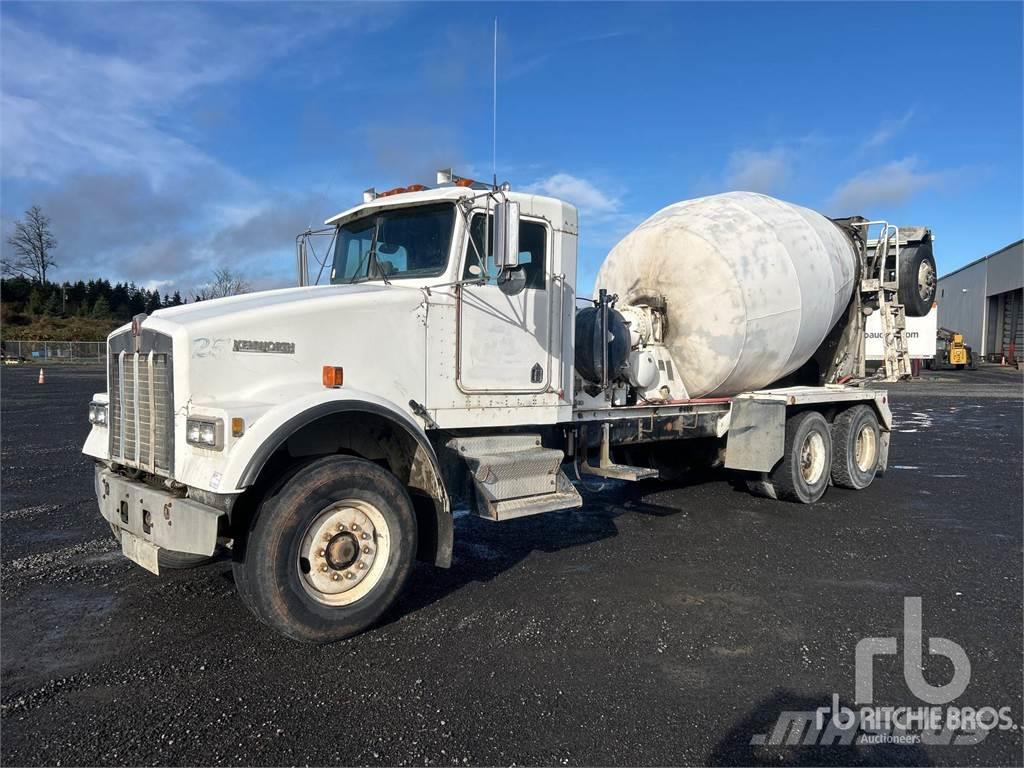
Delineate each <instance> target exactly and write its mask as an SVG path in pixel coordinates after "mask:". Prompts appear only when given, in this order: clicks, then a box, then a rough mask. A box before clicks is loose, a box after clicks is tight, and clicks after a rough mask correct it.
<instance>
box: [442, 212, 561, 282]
mask: <svg viewBox="0 0 1024 768" xmlns="http://www.w3.org/2000/svg"><path fill="white" fill-rule="evenodd" d="M469 236H470V240H471V242H470V244H469V245H468V247H467V248H466V263H465V265H464V267H463V270H462V279H463V280H472V279H473V278H475V277H479V274H478V273H476V271H475V270H471V269H470V268H471V267H474V266H478V265H479V264H480V260H479V256H478V255H477V254H481V255H482V254H483V253H484V248H483V240H484V217H483V214H476V215H474V216H473V220H472V221H471V222H470V225H469ZM487 239H488V248H487V252H488V253H489V252H490V250H491V248H490V244H491V243H492V242H493V240H494V232H493V230H492V231H490V232H488V238H487ZM547 248H548V230H547V227H546V226H544V225H543V224H541V223H540V222H537V221H524V220H521V221H520V222H519V266H521V267H522V268H523V269H524V270H525V272H526V287H527V288H533V289H535V290H540V291H543V290H544V289H545V288H546V287H547V274H546V267H547ZM497 272H498V270H497V269H496V268H495V266H494V259H493V258H492V257H491V256H490V255H488V257H487V274H488V275H489V276H490V282H493V281H494V277H495V275H496V274H497Z"/></svg>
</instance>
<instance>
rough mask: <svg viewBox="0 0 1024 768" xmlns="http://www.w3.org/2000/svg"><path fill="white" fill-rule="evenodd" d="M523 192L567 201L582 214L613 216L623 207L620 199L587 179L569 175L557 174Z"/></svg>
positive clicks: (529, 185) (528, 185)
mask: <svg viewBox="0 0 1024 768" xmlns="http://www.w3.org/2000/svg"><path fill="white" fill-rule="evenodd" d="M523 191H524V192H532V193H534V194H539V195H550V196H551V197H557V198H560V199H562V200H566V201H567V202H570V203H572V204H573V205H575V206H576V207H577V208H579V210H580V213H582V214H612V213H616V212H618V210H619V208H620V207H621V206H620V203H619V200H618V198H616V197H612V196H611V195H608V194H605V193H604V192H602V191H601V190H600V189H598V187H597V185H595V184H593V183H591V182H589V181H587V180H586V179H582V178H580V177H578V176H573V175H571V174H568V173H556V174H554V175H553V176H549V177H548V178H546V179H541V180H540V181H536V182H534V183H533V184H527V185H526V186H525V187H523Z"/></svg>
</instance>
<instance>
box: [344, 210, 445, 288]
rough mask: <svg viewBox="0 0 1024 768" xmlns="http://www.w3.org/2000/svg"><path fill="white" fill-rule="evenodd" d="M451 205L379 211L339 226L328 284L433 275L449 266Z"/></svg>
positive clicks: (438, 273)
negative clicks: (329, 282)
mask: <svg viewBox="0 0 1024 768" xmlns="http://www.w3.org/2000/svg"><path fill="white" fill-rule="evenodd" d="M454 224H455V206H454V204H452V203H441V204H438V205H421V206H417V207H415V208H400V209H393V210H385V211H380V212H379V213H375V214H373V215H371V216H364V217H363V218H361V219H355V220H353V221H350V222H349V223H347V224H344V225H342V226H341V227H340V228H339V230H338V237H337V240H336V243H335V246H334V261H333V264H332V266H331V283H333V284H338V283H356V282H359V281H360V280H392V279H400V278H406V277H436V276H437V275H440V274H441V273H443V272H444V270H445V267H446V266H447V265H448V251H449V248H450V246H451V242H452V227H453V226H454Z"/></svg>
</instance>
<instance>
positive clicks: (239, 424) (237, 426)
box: [231, 416, 245, 437]
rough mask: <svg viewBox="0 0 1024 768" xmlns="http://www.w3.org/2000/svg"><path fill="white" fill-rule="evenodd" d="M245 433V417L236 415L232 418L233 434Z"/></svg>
mask: <svg viewBox="0 0 1024 768" xmlns="http://www.w3.org/2000/svg"><path fill="white" fill-rule="evenodd" d="M244 434H245V419H242V418H239V417H238V416H235V417H234V418H233V419H231V436H232V437H241V436H242V435H244Z"/></svg>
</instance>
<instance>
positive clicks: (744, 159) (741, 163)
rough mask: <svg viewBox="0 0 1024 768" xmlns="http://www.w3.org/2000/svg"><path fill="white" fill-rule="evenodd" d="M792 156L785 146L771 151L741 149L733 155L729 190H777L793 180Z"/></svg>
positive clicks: (727, 180)
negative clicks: (790, 177)
mask: <svg viewBox="0 0 1024 768" xmlns="http://www.w3.org/2000/svg"><path fill="white" fill-rule="evenodd" d="M791 164H792V155H791V153H790V151H789V150H787V149H784V148H782V147H778V148H776V149H770V150H767V151H758V150H753V149H740V150H737V151H735V152H733V153H732V154H731V155H729V162H728V163H727V165H726V169H725V187H726V189H730V190H733V189H736V190H743V191H745V192H764V193H775V192H778V191H779V190H780V189H783V188H784V187H785V186H786V182H787V181H788V180H789V175H790V166H791Z"/></svg>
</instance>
